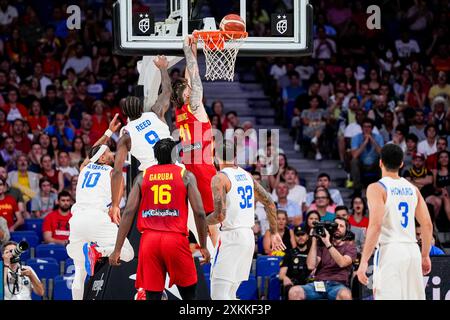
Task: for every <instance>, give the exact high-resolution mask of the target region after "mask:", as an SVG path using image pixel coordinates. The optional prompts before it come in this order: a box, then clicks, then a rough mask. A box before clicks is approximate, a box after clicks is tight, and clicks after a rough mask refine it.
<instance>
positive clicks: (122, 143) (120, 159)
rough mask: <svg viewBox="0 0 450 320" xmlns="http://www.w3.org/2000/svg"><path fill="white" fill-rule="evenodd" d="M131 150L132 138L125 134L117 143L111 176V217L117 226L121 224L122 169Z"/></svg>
mask: <svg viewBox="0 0 450 320" xmlns="http://www.w3.org/2000/svg"><path fill="white" fill-rule="evenodd" d="M130 149H131V138H130V136H129V135H128V134H123V135H122V137H120V139H119V142H118V143H117V150H116V157H115V160H114V168H113V171H112V176H111V197H112V199H111V208H110V209H109V216H110V217H111V219H112V221H113V222H114V223H115V224H119V223H120V208H119V204H120V198H121V196H122V190H123V175H122V168H123V164H124V163H125V160H126V159H127V156H128V152H129V151H130Z"/></svg>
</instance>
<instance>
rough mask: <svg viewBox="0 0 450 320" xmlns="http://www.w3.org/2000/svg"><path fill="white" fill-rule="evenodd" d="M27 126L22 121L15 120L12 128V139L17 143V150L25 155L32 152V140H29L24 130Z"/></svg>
mask: <svg viewBox="0 0 450 320" xmlns="http://www.w3.org/2000/svg"><path fill="white" fill-rule="evenodd" d="M24 127H25V124H24V121H23V120H21V119H16V120H14V123H13V127H12V138H13V139H14V142H15V143H16V149H17V150H19V151H22V153H24V154H28V152H30V150H31V140H30V139H28V136H27V135H26V133H25V130H24Z"/></svg>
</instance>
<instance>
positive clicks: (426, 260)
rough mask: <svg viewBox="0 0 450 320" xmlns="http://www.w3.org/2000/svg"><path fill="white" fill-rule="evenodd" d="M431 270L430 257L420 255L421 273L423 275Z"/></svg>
mask: <svg viewBox="0 0 450 320" xmlns="http://www.w3.org/2000/svg"><path fill="white" fill-rule="evenodd" d="M430 272H431V259H430V257H429V256H426V257H422V273H423V275H424V276H426V275H427V274H429V273H430Z"/></svg>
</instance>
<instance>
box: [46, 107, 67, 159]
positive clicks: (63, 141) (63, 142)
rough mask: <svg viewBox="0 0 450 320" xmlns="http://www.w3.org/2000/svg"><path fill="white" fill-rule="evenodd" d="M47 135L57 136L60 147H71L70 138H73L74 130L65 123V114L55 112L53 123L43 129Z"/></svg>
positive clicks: (65, 148) (64, 148)
mask: <svg viewBox="0 0 450 320" xmlns="http://www.w3.org/2000/svg"><path fill="white" fill-rule="evenodd" d="M44 132H45V133H47V134H48V135H49V136H55V137H57V138H58V145H59V146H60V147H61V149H63V150H66V151H70V150H71V148H72V140H73V139H74V138H75V132H74V131H73V129H71V128H69V127H68V126H67V124H66V116H65V115H64V114H62V113H57V114H56V116H55V124H54V125H52V126H49V127H47V128H46V129H45V130H44Z"/></svg>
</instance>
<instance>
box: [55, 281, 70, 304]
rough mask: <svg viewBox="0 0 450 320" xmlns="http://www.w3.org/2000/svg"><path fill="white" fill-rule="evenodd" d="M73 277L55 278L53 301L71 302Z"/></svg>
mask: <svg viewBox="0 0 450 320" xmlns="http://www.w3.org/2000/svg"><path fill="white" fill-rule="evenodd" d="M72 281H73V276H56V277H55V279H54V281H53V300H72V291H71V290H70V288H71V287H72Z"/></svg>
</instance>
